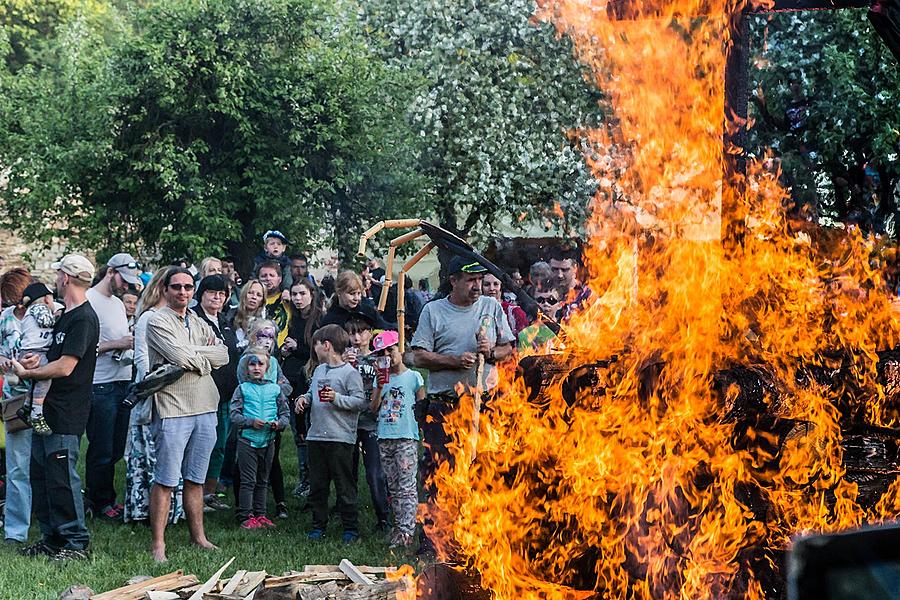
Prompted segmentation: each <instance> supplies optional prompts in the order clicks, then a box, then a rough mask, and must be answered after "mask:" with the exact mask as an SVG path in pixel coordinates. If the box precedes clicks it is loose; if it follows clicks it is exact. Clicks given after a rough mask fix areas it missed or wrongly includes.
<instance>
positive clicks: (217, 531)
mask: <svg viewBox="0 0 900 600" xmlns="http://www.w3.org/2000/svg"><path fill="white" fill-rule="evenodd" d="M283 435H284V438H283V439H282V446H281V464H282V467H283V469H284V473H285V478H286V481H285V487H286V489H287V490H288V500H287V502H288V511H289V513H290V516H289V518H288V519H285V520H278V527H277V529H274V530H253V531H246V530H243V529H241V528H240V527H238V525H237V524H236V522H235V520H234V518H233V512H232V511H224V512H215V513H207V515H206V532H207V536H208V537H209V539H210V540H211V541H212V542H213V543H214V544H216V545H218V546H219V548H220V550H219V551H216V552H206V551H201V550H198V549H194V547H193V546H191V545H190V544H189V542H188V531H187V525H186V524H185V522H184V521H181V522H179V523H178V524H177V525H175V526H169V528H168V529H167V530H166V543H167V554H168V558H169V561H168V562H167V563H165V564H162V565H157V564H155V563H154V562H153V561H152V560H151V559H150V556H149V554H148V548H149V544H150V530H149V528H148V527H146V526H144V525H131V524H127V525H123V524H112V523H108V522H104V521H101V520H99V519H94V520H88V529H89V530H90V532H91V551H92V556H91V559H90V560H88V561H72V562H69V563H67V564H55V563H51V562H49V561H48V560H46V559H45V558H23V557H20V556H19V555H18V554H17V553H16V552H15V550H14V549H12V548H8V547H3V548H0V598H2V599H51V598H52V599H56V598H58V597H59V593H60V592H61V591H63V590H64V589H66V588H67V587H69V586H70V585H73V584H82V585H87V586H89V587H90V588H92V589H93V590H94V591H95V592H102V591H106V590H110V589H114V588H116V587H119V586H121V585H124V583H125V581H126V580H127V579H129V578H131V577H134V576H135V575H151V576H156V575H164V574H166V573H169V572H171V571H174V570H176V569H183V570H184V572H185V573H194V574H196V575H197V577H198V578H200V580H201V581H203V580H205V579H206V578H208V577H209V576H210V575H212V574H213V573H214V572H215V571H216V570H218V569H219V567H221V566H222V565H223V564H225V562H226V561H227V560H228V559H229V558H231V557H232V556H236V557H237V559H236V560H235V561H234V563H233V564H232V565H231V567H230V568H229V570H228V571H226V573H225V576H229V575H231V573H233V572H234V571H235V570H237V569H246V570H253V571H261V570H265V571H268V572H269V573H274V574H278V575H280V574H281V573H282V572H283V571H288V570H290V569H301V568H302V567H303V565H306V564H337V563H338V562H340V560H341V559H342V558H348V559H350V560H351V561H352V562H353V563H355V564H358V565H375V566H377V565H400V564H404V563H409V564H414V561H415V559H414V557H412V556H410V555H408V554H404V553H393V552H392V551H391V550H389V549H388V545H387V541H386V538H385V536H384V535H382V534H379V533H377V532H375V531H374V525H375V517H374V512H373V510H372V504H371V499H370V498H369V493H368V486H367V485H366V483H365V478H364V477H363V476H362V475H361V476H360V478H359V483H360V485H359V490H360V491H359V509H360V533H361V535H362V539H361V540H360V541H359V542H357V543H354V544H350V545H345V544H343V543H341V540H340V534H341V527H340V522H339V518H338V516H337V515H333V516H332V518H331V520H330V522H329V527H328V533H327V537H326V539H325V540H324V541H322V542H310V541H308V540H307V539H306V532H307V531H308V529H309V527H310V513H309V512H301V511H300V507H301V504H302V502H303V501H302V500H299V499H297V498H294V497H293V496H291V495H290V491H291V490H292V489H293V488H294V485H295V484H296V483H297V455H296V452H295V451H294V447H293V444H292V443H291V435H290V431H288V432H286V433H284V434H283ZM85 446H86V441H85V440H82V453H81V456H80V457H79V472H80V473H82V475H83V470H84V451H85ZM361 464H362V461H360V465H361ZM360 468H361V466H360ZM124 471H125V465H124V463H120V464H119V469H118V472H117V481H118V487H117V489H118V490H119V491H120V496H119V500H120V501H121V500H122V497H121V490H123V489H124V484H123V483H122V481H123V478H124ZM227 502H228V503H229V504H231V505H232V506H233V505H234V502H233V498H231V495H230V493H229V498H228V500H227ZM331 502H332V503H333V502H334V494H333V493H332V499H331ZM269 503H270V506H272V505H273V502H272V495H271V492H270V494H269ZM270 514H271V513H270ZM38 536H39V533H38V530H37V524H36V523H34V522H33V523H32V527H31V538H32V539H36V538H37V537H38Z"/></svg>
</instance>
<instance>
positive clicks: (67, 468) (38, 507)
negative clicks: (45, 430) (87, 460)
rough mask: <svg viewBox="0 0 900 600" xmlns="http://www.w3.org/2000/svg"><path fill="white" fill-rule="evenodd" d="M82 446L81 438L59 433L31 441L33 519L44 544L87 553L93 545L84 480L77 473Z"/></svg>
mask: <svg viewBox="0 0 900 600" xmlns="http://www.w3.org/2000/svg"><path fill="white" fill-rule="evenodd" d="M80 442H81V438H80V436H77V435H63V434H60V433H53V434H51V435H47V436H42V435H36V436H33V437H32V440H31V487H32V490H33V492H34V516H35V518H36V519H37V521H38V524H39V525H40V527H41V533H42V534H43V541H44V542H45V543H46V544H48V545H50V546H52V547H54V548H69V549H72V550H84V549H86V548H87V547H88V544H89V543H90V534H89V533H88V530H87V527H85V525H84V499H83V498H82V497H81V479H79V478H78V472H77V471H76V470H75V467H76V465H77V464H78V451H79V448H80Z"/></svg>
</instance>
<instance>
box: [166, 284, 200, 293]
mask: <svg viewBox="0 0 900 600" xmlns="http://www.w3.org/2000/svg"><path fill="white" fill-rule="evenodd" d="M169 289H171V290H175V291H176V292H180V291H181V290H184V291H186V292H192V291H194V284H193V283H170V284H169Z"/></svg>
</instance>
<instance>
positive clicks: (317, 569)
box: [303, 565, 397, 575]
mask: <svg viewBox="0 0 900 600" xmlns="http://www.w3.org/2000/svg"><path fill="white" fill-rule="evenodd" d="M355 566H356V568H357V569H359V572H360V573H365V574H366V575H384V574H385V573H396V572H397V567H369V566H366V565H355ZM303 572H304V573H334V572H340V567H339V566H338V565H306V566H304V567H303Z"/></svg>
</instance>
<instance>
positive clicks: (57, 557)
mask: <svg viewBox="0 0 900 600" xmlns="http://www.w3.org/2000/svg"><path fill="white" fill-rule="evenodd" d="M90 557H91V553H90V551H88V550H87V549H86V548H85V549H84V550H75V549H73V548H60V549H59V550H57V551H56V552H54V553H53V554H50V555H49V558H50V560H52V561H57V562H60V561H66V560H87V559H89V558H90Z"/></svg>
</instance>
